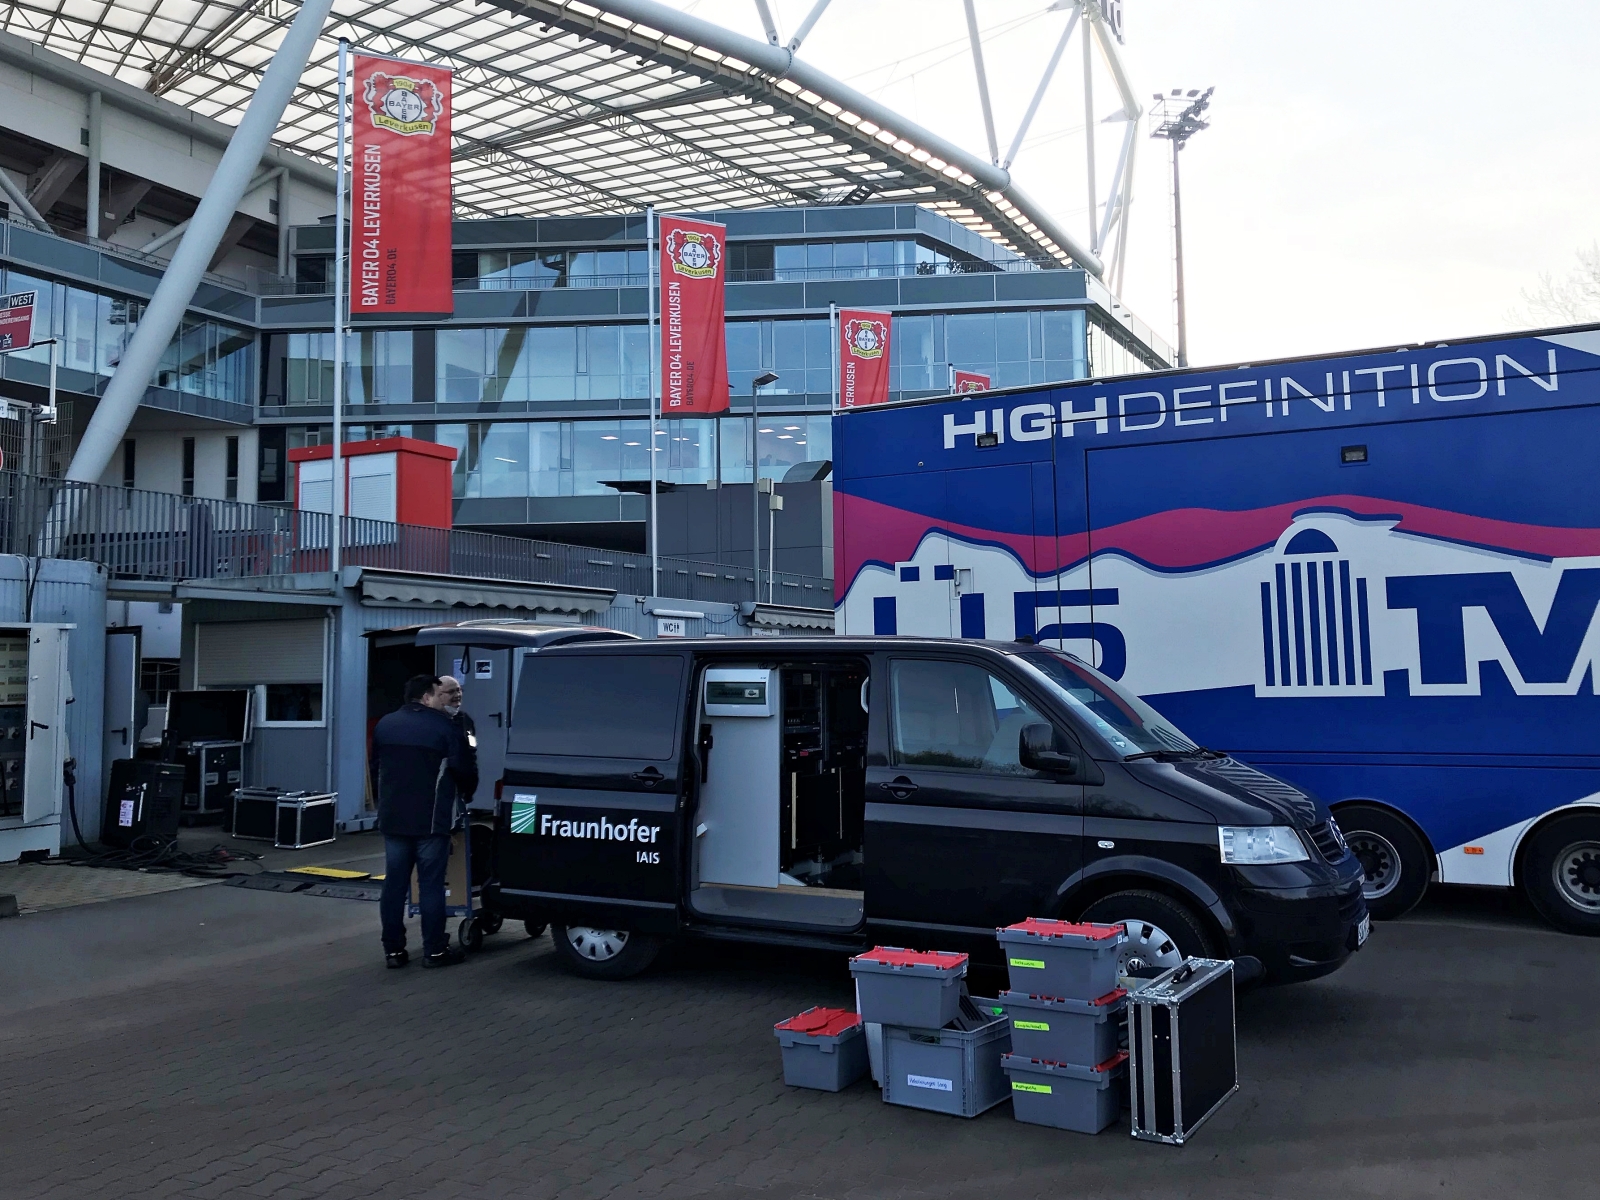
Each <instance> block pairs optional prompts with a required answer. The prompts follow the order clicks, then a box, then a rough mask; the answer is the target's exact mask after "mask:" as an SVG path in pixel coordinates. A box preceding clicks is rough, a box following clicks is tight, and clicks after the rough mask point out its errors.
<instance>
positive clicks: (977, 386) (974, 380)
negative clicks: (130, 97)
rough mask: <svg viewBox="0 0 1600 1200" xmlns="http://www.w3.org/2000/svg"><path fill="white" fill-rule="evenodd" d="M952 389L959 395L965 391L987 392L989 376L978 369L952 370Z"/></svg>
mask: <svg viewBox="0 0 1600 1200" xmlns="http://www.w3.org/2000/svg"><path fill="white" fill-rule="evenodd" d="M950 390H951V391H952V392H955V393H956V394H957V395H958V396H959V395H960V394H962V393H963V392H987V391H988V390H989V377H988V376H987V375H980V374H979V373H978V372H977V371H951V372H950Z"/></svg>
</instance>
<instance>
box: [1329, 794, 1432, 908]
mask: <svg viewBox="0 0 1600 1200" xmlns="http://www.w3.org/2000/svg"><path fill="white" fill-rule="evenodd" d="M1334 819H1335V820H1337V821H1338V822H1339V828H1340V830H1342V831H1343V833H1344V840H1345V841H1346V842H1347V843H1348V844H1349V846H1350V853H1352V854H1354V855H1355V856H1356V858H1357V859H1358V860H1360V863H1361V871H1362V880H1361V895H1362V898H1363V899H1365V900H1366V902H1367V911H1368V912H1370V913H1371V914H1372V915H1373V916H1374V917H1376V918H1377V919H1378V920H1380V921H1392V920H1394V919H1395V918H1396V917H1403V916H1404V915H1405V914H1406V913H1408V912H1410V911H1411V910H1412V909H1413V908H1415V907H1416V906H1417V902H1418V901H1419V900H1421V899H1422V894H1423V893H1424V892H1426V891H1427V890H1428V877H1429V876H1430V875H1432V874H1433V868H1432V866H1431V862H1430V860H1431V859H1432V855H1431V854H1430V853H1429V852H1428V847H1427V846H1426V845H1424V844H1423V841H1422V839H1421V838H1419V837H1418V836H1417V834H1416V831H1415V830H1413V829H1412V828H1411V826H1410V825H1408V824H1406V822H1404V821H1402V820H1401V819H1400V818H1399V817H1397V816H1395V815H1394V814H1393V813H1392V812H1390V811H1389V810H1388V809H1384V808H1377V807H1374V806H1373V805H1370V804H1351V805H1347V806H1345V807H1344V808H1341V809H1340V810H1339V811H1338V812H1337V813H1335V814H1334Z"/></svg>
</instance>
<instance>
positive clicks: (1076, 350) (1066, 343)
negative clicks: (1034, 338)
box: [1040, 309, 1085, 360]
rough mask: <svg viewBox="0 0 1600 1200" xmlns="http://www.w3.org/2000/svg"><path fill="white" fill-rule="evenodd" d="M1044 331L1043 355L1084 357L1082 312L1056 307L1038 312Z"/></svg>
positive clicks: (1058, 357) (1064, 357) (1071, 357)
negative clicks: (1048, 310)
mask: <svg viewBox="0 0 1600 1200" xmlns="http://www.w3.org/2000/svg"><path fill="white" fill-rule="evenodd" d="M1040 320H1041V323H1042V325H1043V332H1044V356H1045V357H1046V358H1055V359H1068V360H1070V359H1075V358H1083V357H1085V346H1084V342H1083V314H1082V313H1081V312H1078V311H1076V310H1070V309H1068V310H1062V309H1057V310H1053V311H1050V312H1045V313H1041V314H1040Z"/></svg>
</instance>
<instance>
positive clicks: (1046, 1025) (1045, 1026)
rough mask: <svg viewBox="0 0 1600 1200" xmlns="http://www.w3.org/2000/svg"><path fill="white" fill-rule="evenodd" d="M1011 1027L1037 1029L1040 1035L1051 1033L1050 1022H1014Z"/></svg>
mask: <svg viewBox="0 0 1600 1200" xmlns="http://www.w3.org/2000/svg"><path fill="white" fill-rule="evenodd" d="M1011 1026H1012V1028H1014V1029H1037V1030H1038V1031H1039V1032H1040V1033H1049V1032H1050V1022H1048V1021H1012V1022H1011Z"/></svg>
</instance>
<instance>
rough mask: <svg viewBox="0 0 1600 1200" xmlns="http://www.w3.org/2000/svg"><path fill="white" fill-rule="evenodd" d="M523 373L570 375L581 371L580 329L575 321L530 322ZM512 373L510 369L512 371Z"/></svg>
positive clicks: (527, 329)
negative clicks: (565, 322)
mask: <svg viewBox="0 0 1600 1200" xmlns="http://www.w3.org/2000/svg"><path fill="white" fill-rule="evenodd" d="M521 328H522V329H523V330H525V337H524V338H523V343H522V355H523V359H524V362H525V364H526V368H525V371H524V372H523V373H525V374H528V375H532V376H534V377H536V378H537V377H540V376H544V377H552V376H555V377H565V378H570V377H571V376H573V375H576V374H577V372H578V331H577V329H576V328H574V327H573V326H571V325H526V326H522V327H521ZM508 373H509V372H508Z"/></svg>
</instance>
